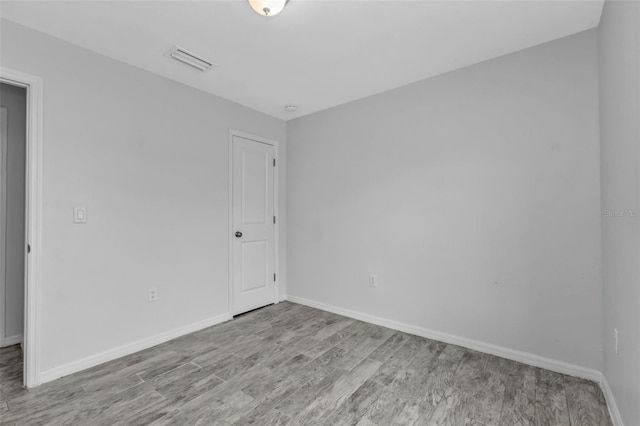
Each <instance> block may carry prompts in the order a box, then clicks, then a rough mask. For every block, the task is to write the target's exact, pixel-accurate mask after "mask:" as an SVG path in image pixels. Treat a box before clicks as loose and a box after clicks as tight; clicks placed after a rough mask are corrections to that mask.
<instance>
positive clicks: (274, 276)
mask: <svg viewBox="0 0 640 426" xmlns="http://www.w3.org/2000/svg"><path fill="white" fill-rule="evenodd" d="M275 280H276V274H273V281H274V282H275Z"/></svg>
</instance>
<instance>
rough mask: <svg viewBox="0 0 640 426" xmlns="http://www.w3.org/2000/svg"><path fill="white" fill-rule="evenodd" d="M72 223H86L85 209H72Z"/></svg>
mask: <svg viewBox="0 0 640 426" xmlns="http://www.w3.org/2000/svg"><path fill="white" fill-rule="evenodd" d="M73 223H87V209H86V208H84V207H74V208H73Z"/></svg>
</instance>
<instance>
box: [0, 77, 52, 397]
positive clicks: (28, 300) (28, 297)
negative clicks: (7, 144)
mask: <svg viewBox="0 0 640 426" xmlns="http://www.w3.org/2000/svg"><path fill="white" fill-rule="evenodd" d="M0 82H2V83H6V84H10V85H12V86H18V87H24V88H25V89H27V132H26V139H27V140H26V144H27V146H26V154H27V155H26V157H27V158H26V162H27V164H26V197H25V199H26V206H25V247H24V253H25V257H26V261H25V294H24V331H23V348H24V371H23V381H24V385H25V386H26V387H29V388H30V387H36V386H39V385H40V383H41V381H40V350H41V348H40V316H41V311H40V306H41V305H40V301H41V291H42V283H41V280H42V270H41V269H42V170H43V120H42V116H43V98H42V97H43V82H42V78H40V77H38V76H35V75H31V74H27V73H24V72H21V71H17V70H13V69H10V68H6V67H0ZM28 247H30V248H31V251H30V252H28V250H27V249H28Z"/></svg>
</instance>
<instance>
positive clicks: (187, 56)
mask: <svg viewBox="0 0 640 426" xmlns="http://www.w3.org/2000/svg"><path fill="white" fill-rule="evenodd" d="M169 56H170V57H172V58H173V59H175V60H176V61H180V62H182V63H183V64H187V65H189V66H191V67H193V68H196V69H199V70H200V71H208V70H210V69H213V68H216V67H217V65H216V64H214V63H213V62H211V61H207V60H206V59H204V58H202V57H200V56H198V55H196V54H195V53H191V52H189V51H188V50H184V49H183V48H181V47H178V46H173V47H172V48H171V50H169Z"/></svg>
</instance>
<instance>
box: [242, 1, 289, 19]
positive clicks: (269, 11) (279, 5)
mask: <svg viewBox="0 0 640 426" xmlns="http://www.w3.org/2000/svg"><path fill="white" fill-rule="evenodd" d="M248 1H249V5H250V6H251V8H252V9H253V10H255V11H256V13H259V14H260V15H262V16H275V15H277V14H278V13H280V12H282V9H284V7H285V6H286V5H287V3H289V0H248Z"/></svg>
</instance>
